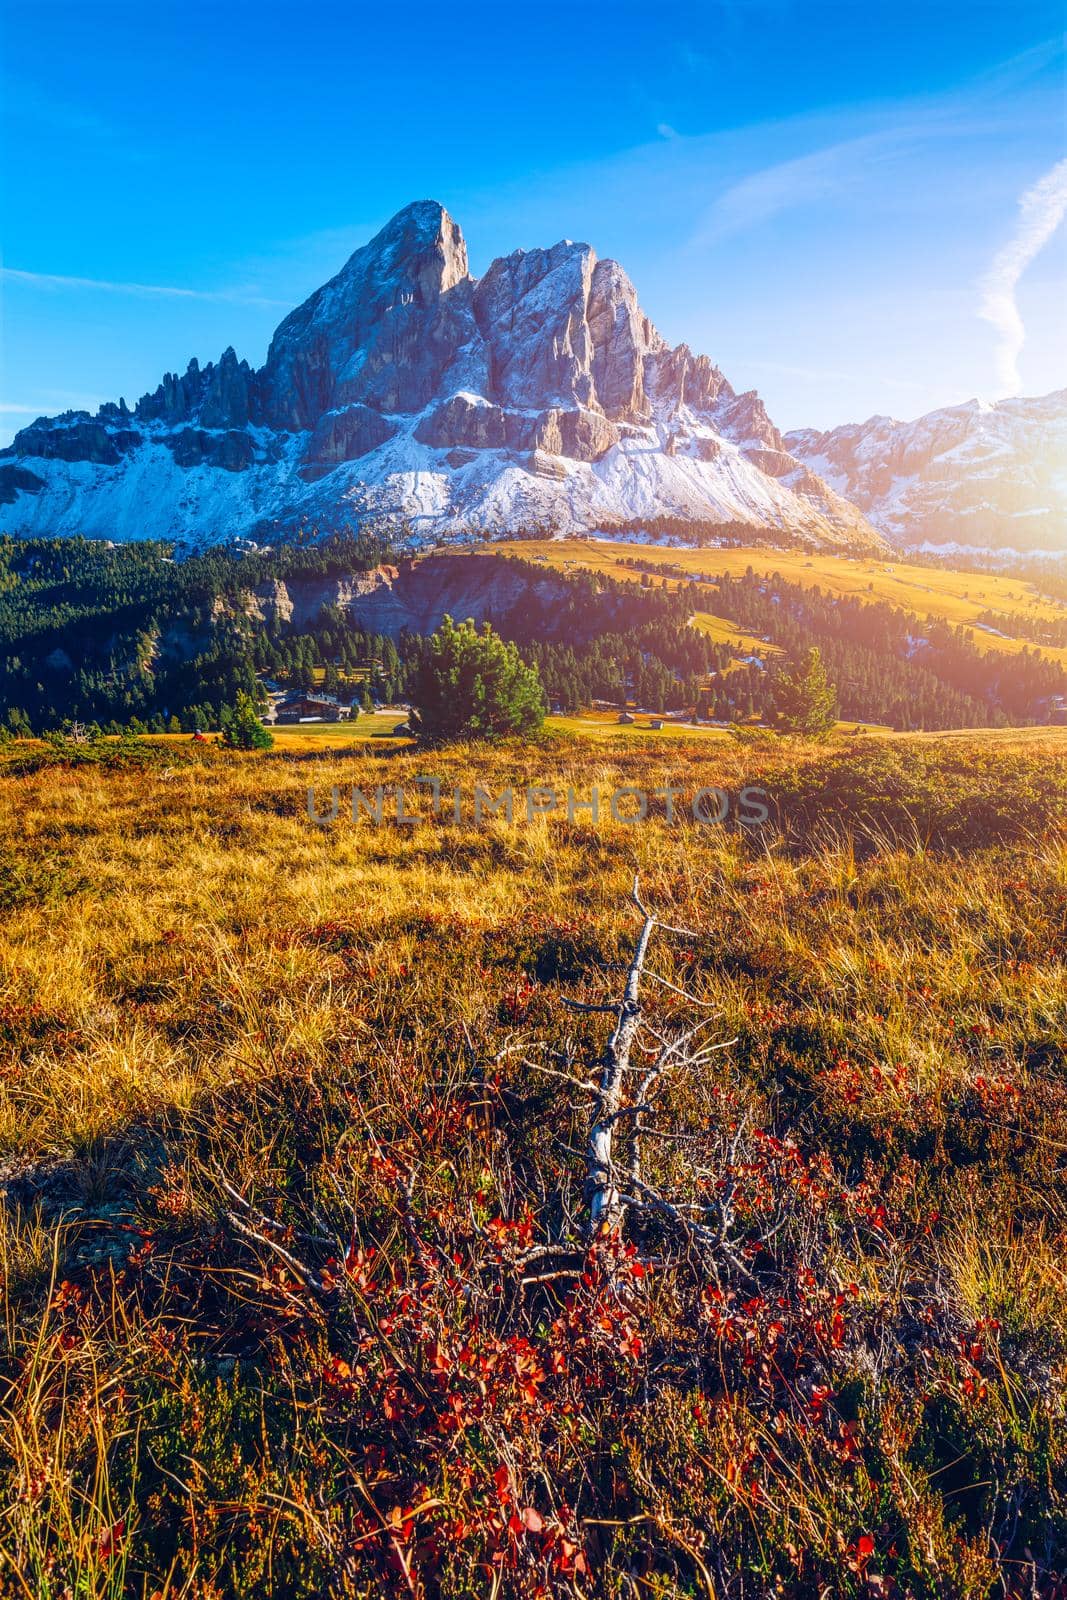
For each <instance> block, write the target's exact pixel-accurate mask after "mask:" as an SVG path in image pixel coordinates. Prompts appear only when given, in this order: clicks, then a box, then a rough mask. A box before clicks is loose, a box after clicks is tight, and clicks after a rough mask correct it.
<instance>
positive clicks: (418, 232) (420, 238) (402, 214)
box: [343, 200, 470, 291]
mask: <svg viewBox="0 0 1067 1600" xmlns="http://www.w3.org/2000/svg"><path fill="white" fill-rule="evenodd" d="M426 252H430V253H431V254H434V253H436V254H438V255H439V257H440V261H441V267H442V271H441V282H440V289H441V290H442V291H444V290H446V289H450V288H452V287H453V286H454V285H455V284H457V283H459V282H460V281H461V280H462V279H463V278H466V277H468V276H469V271H470V269H469V267H468V264H467V244H466V241H465V239H464V237H463V230H462V228H461V227H460V225H459V223H458V222H455V221H454V220H453V219H452V217H450V216H449V214H448V212H447V211H446V210H445V208H444V206H443V205H441V203H440V201H438V200H412V201H411V203H410V205H406V206H404V207H402V209H401V210H400V211H398V212H397V213H396V215H395V216H393V217H390V219H389V221H388V222H387V223H386V224H385V227H384V228H380V229H379V230H378V232H377V233H376V234H375V235H374V238H373V239H371V241H370V242H369V244H365V245H363V246H361V248H360V249H359V250H357V251H355V253H354V254H353V255H352V256H350V257H349V260H348V263H347V265H346V267H345V268H344V269H343V270H344V271H346V272H347V271H348V268H349V267H351V265H352V263H353V262H356V261H359V260H360V259H361V258H365V257H367V256H374V257H378V258H381V257H389V258H395V259H396V260H398V261H401V262H402V261H403V260H404V259H405V258H406V257H407V256H410V255H421V254H423V253H426Z"/></svg>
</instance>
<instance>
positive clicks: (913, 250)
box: [0, 0, 1067, 442]
mask: <svg viewBox="0 0 1067 1600" xmlns="http://www.w3.org/2000/svg"><path fill="white" fill-rule="evenodd" d="M1063 19H1064V12H1063V6H1062V4H1060V3H1057V4H1045V3H1044V0H1023V3H1020V4H1014V5H1005V4H1004V3H1003V0H969V3H967V4H957V3H955V0H949V3H940V4H939V3H937V0H925V3H923V4H921V5H920V4H910V3H900V0H898V3H896V4H892V5H889V4H883V3H881V0H875V3H870V4H867V5H866V6H863V7H860V6H856V5H854V4H848V5H845V4H836V3H829V4H827V3H822V4H815V5H813V4H812V3H811V0H804V3H803V4H792V3H788V0H704V3H702V4H698V5H696V4H695V5H691V4H685V3H675V4H672V5H670V6H660V5H656V4H650V3H648V0H645V3H642V4H640V5H637V4H629V3H625V0H624V3H616V4H600V5H586V4H582V3H580V0H573V3H570V4H566V5H563V4H556V5H553V4H552V3H551V0H548V3H546V0H539V3H538V4H537V5H536V6H532V5H531V6H525V5H523V4H521V3H517V0H511V3H510V4H506V3H501V0H493V3H492V4H483V3H482V0H469V3H468V4H467V5H465V6H462V7H458V6H441V5H439V4H434V5H432V6H431V5H429V4H425V3H423V0H408V3H406V4H404V3H399V0H398V3H395V4H392V5H389V6H382V5H376V6H373V7H372V6H368V5H364V4H362V3H359V0H355V3H348V4H340V3H332V4H331V3H319V4H317V5H313V6H311V5H304V6H298V5H293V4H289V3H285V4H282V3H275V4H263V3H260V4H256V5H250V4H246V3H245V0H226V3H225V4H222V3H212V4H211V5H206V4H203V3H200V0H194V3H188V0H186V3H183V4H180V5H178V4H174V3H172V0H155V3H153V4H146V3H144V0H139V3H137V4H129V3H127V0H110V3H109V4H108V5H107V6H103V7H101V6H86V5H85V4H83V3H78V4H72V3H70V0H53V3H51V4H50V5H48V6H47V7H45V6H42V5H41V4H40V3H39V0H32V3H27V0H5V5H4V12H3V24H2V32H0V51H2V68H3V79H4V81H3V96H2V100H3V146H2V151H0V169H2V176H3V219H4V224H3V276H2V279H0V291H2V313H3V329H2V331H3V348H2V353H3V366H2V369H0V408H2V409H0V438H2V439H3V441H5V442H6V440H7V439H9V438H10V436H11V435H12V433H13V432H14V431H15V430H16V429H17V428H19V427H22V426H24V425H25V423H26V422H28V421H29V420H31V418H32V417H33V416H35V415H37V414H39V413H42V412H44V413H52V412H55V411H59V410H62V409H64V408H66V407H68V406H86V405H91V406H95V405H96V404H98V403H99V402H100V401H101V400H104V399H113V398H117V397H118V395H119V394H124V395H125V396H126V398H127V400H129V401H130V402H131V403H132V402H133V401H134V400H135V399H136V398H137V396H138V395H140V394H141V393H143V392H144V391H145V390H146V389H149V388H154V387H155V385H156V383H157V382H158V381H159V378H160V377H161V375H162V373H163V372H164V370H167V369H173V368H182V369H183V368H184V367H185V364H186V362H187V361H188V359H189V357H190V356H191V355H196V356H197V357H198V358H199V359H200V360H201V362H203V361H206V360H208V359H211V358H212V357H216V356H217V355H218V354H219V353H220V351H221V350H222V349H223V348H224V347H225V346H226V345H227V344H231V343H232V344H233V345H234V346H235V348H236V349H237V351H238V354H239V355H244V356H247V357H248V359H249V360H250V361H252V362H253V363H259V362H261V361H262V359H263V356H264V354H265V352H266V347H267V343H268V340H269V338H270V334H271V332H272V330H273V328H274V326H275V325H276V323H277V322H278V321H279V320H280V318H281V316H282V315H283V314H284V312H285V311H286V310H287V309H288V308H289V307H291V306H292V305H294V304H296V303H298V302H299V301H300V300H301V299H303V298H304V296H306V295H307V294H308V293H309V292H310V291H311V290H312V289H313V288H315V287H316V286H317V285H318V284H319V283H321V282H322V281H323V280H324V279H325V278H327V277H329V276H330V275H331V274H332V273H333V272H335V271H336V270H337V268H338V267H339V266H340V265H341V263H342V262H343V261H344V259H345V258H346V256H347V255H348V254H349V253H350V252H351V251H352V250H353V249H354V248H355V247H356V246H357V245H358V244H360V243H362V242H363V241H364V240H365V239H367V238H368V237H369V236H370V235H371V233H373V232H374V231H375V229H376V228H377V227H379V226H380V225H381V224H382V223H383V222H384V221H386V220H387V219H388V217H389V216H391V215H392V214H393V212H395V211H396V210H398V209H399V208H400V206H402V205H404V204H405V203H406V202H408V201H409V200H412V199H418V198H434V199H438V200H440V201H442V202H443V203H444V204H445V205H446V206H447V207H448V209H449V210H450V211H451V212H452V214H453V215H454V216H455V217H456V218H457V219H458V220H459V222H460V223H461V224H462V226H463V229H464V232H465V234H466V236H467V241H468V247H469V250H470V254H471V262H472V268H473V270H474V271H475V272H480V271H482V270H484V268H485V266H486V265H487V264H488V262H489V261H490V260H491V259H492V257H493V256H494V255H497V254H500V253H502V252H505V251H508V250H511V249H514V248H515V247H517V246H530V245H536V244H550V243H552V242H554V241H555V240H556V239H558V238H561V237H564V236H566V237H570V238H576V239H585V240H588V242H589V243H590V244H592V245H593V246H594V248H595V249H596V250H597V251H598V253H599V254H601V255H613V256H615V257H617V258H618V259H619V260H620V261H621V262H622V263H623V265H624V266H625V267H626V268H627V270H628V271H629V273H630V275H631V277H632V278H633V279H634V281H635V283H636V285H637V288H638V291H639V294H640V296H641V300H642V303H643V305H644V307H645V309H646V311H647V312H648V313H649V315H650V316H651V317H652V318H653V320H654V321H655V322H656V323H657V325H658V326H659V327H660V329H661V331H662V332H663V333H664V334H665V335H666V337H667V338H669V339H670V340H672V341H680V340H683V339H684V340H686V341H687V342H688V343H689V344H691V345H692V346H693V347H694V348H695V349H697V350H699V351H703V352H705V353H707V354H709V355H710V356H712V358H713V359H714V360H716V361H717V362H718V363H719V364H720V366H721V367H722V368H723V370H724V371H725V372H726V374H727V376H728V377H729V378H730V380H731V381H732V382H733V384H734V386H735V387H736V388H738V389H741V388H749V387H754V388H758V389H759V390H760V392H761V393H762V394H763V395H764V397H765V399H766V400H767V404H768V408H769V409H770V412H771V415H772V416H773V417H774V418H775V420H776V421H778V422H779V424H780V425H781V426H782V427H796V426H801V425H804V424H812V425H818V426H830V425H832V424H834V423H837V422H844V421H851V420H857V419H860V418H863V417H866V416H868V415H870V414H872V413H874V412H878V411H884V412H889V413H891V414H893V415H896V416H899V417H910V416H915V415H918V414H919V413H920V412H922V411H925V410H929V409H930V408H932V407H934V406H939V405H946V404H953V403H956V402H958V401H962V400H966V399H968V398H970V397H971V396H973V395H980V396H982V397H984V398H995V397H996V396H997V395H998V394H1000V393H1003V392H1005V389H1006V388H1009V387H1015V385H1016V383H1017V384H1018V385H1019V386H1020V387H1021V389H1022V391H1023V392H1024V393H1043V392H1046V391H1048V390H1050V389H1053V388H1058V387H1063V386H1064V385H1067V316H1065V314H1064V310H1063V306H1064V304H1065V303H1067V296H1065V290H1067V239H1065V234H1067V228H1065V227H1063V226H1058V227H1057V225H1056V224H1057V217H1058V215H1059V214H1060V213H1061V212H1062V205H1061V204H1060V201H1061V200H1063V202H1064V203H1067V168H1061V169H1060V172H1059V174H1058V175H1057V174H1056V168H1057V164H1058V163H1060V162H1062V161H1063V160H1064V157H1065V155H1067V143H1065V129H1064V84H1065V78H1064V71H1065V68H1064V55H1063V39H1062V31H1063ZM1050 174H1052V175H1053V176H1052V177H1051V178H1050V177H1049V175H1050ZM1042 180H1046V182H1045V188H1044V189H1040V188H1037V190H1036V199H1035V198H1034V193H1035V186H1039V185H1040V184H1041V182H1042ZM1028 193H1029V194H1030V195H1031V199H1030V200H1029V201H1028V202H1027V203H1026V206H1025V207H1024V212H1023V213H1022V214H1021V213H1020V201H1021V200H1022V198H1023V197H1024V196H1025V195H1027V194H1028ZM1035 209H1036V211H1037V212H1038V213H1040V214H1039V215H1038V216H1037V217H1036V219H1035V215H1034V213H1035ZM983 312H984V315H983ZM1013 318H1014V319H1015V320H1014V321H1013ZM1020 325H1021V341H1022V342H1021V343H1020Z"/></svg>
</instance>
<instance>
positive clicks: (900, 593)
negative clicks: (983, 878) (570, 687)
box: [486, 539, 1067, 666]
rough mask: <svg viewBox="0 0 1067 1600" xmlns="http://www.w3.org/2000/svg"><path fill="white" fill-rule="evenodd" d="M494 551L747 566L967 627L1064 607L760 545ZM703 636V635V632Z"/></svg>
mask: <svg viewBox="0 0 1067 1600" xmlns="http://www.w3.org/2000/svg"><path fill="white" fill-rule="evenodd" d="M486 548H487V549H488V550H489V551H491V552H494V553H498V554H499V553H502V552H503V553H511V554H513V555H521V556H523V557H524V558H525V559H527V560H530V561H538V562H544V564H545V565H547V566H550V567H553V568H555V569H557V570H559V571H563V572H568V571H576V570H586V571H591V572H603V573H604V574H606V575H610V576H611V577H613V578H626V577H630V578H632V579H633V581H635V582H638V581H640V576H641V574H640V573H639V572H635V571H628V570H627V569H626V568H625V567H622V566H620V565H619V561H620V558H621V559H622V560H625V559H626V558H627V557H631V558H635V559H637V560H640V561H642V562H647V563H649V564H651V565H653V566H670V567H681V568H683V569H684V571H685V572H687V573H692V574H693V575H694V576H696V577H699V576H713V575H714V574H716V573H721V572H729V573H731V574H741V573H743V572H744V571H745V569H746V568H747V567H752V568H753V570H754V571H756V572H766V573H772V572H779V573H781V575H782V577H783V578H785V579H786V580H787V581H789V582H791V583H798V584H801V585H803V586H804V587H805V588H810V587H812V586H814V585H815V584H818V585H819V586H820V587H821V589H822V590H823V592H824V593H826V594H833V595H840V596H846V597H855V598H859V599H863V598H865V597H868V596H869V597H870V599H871V600H885V601H889V602H891V603H892V604H893V605H897V606H899V607H900V608H901V609H902V610H905V611H913V612H915V613H916V615H917V616H920V617H924V618H934V619H937V620H938V621H942V622H949V623H952V624H955V625H961V626H965V625H968V624H972V625H973V624H974V623H975V622H976V620H977V619H978V618H979V617H981V616H982V615H983V614H984V613H986V612H990V611H992V612H1002V613H1004V614H1005V615H1008V616H1012V617H1017V618H1019V619H1021V621H1022V622H1025V621H1027V620H1029V621H1032V622H1034V623H1039V622H1062V621H1063V620H1064V619H1065V617H1067V607H1065V606H1064V605H1063V604H1062V603H1061V602H1059V601H1057V600H1054V599H1052V598H1050V597H1047V596H1044V595H1042V594H1041V593H1040V592H1039V590H1038V589H1037V588H1036V587H1035V586H1034V585H1033V584H1031V583H1027V582H1024V581H1023V580H1022V579H1020V578H1011V577H1005V576H1002V575H999V574H992V573H985V572H951V571H942V570H940V569H939V568H933V567H922V566H915V565H914V564H911V563H909V562H907V561H897V560H888V561H882V560H879V559H878V558H876V557H874V558H864V557H851V556H835V555H810V554H808V553H807V552H805V551H803V550H776V549H773V548H770V547H768V546H759V545H753V546H735V547H733V548H723V549H717V548H709V549H699V550H676V549H673V548H671V547H669V546H666V545H646V544H625V543H622V542H616V541H614V540H610V541H609V540H604V539H539V540H526V539H524V540H522V541H521V542H511V543H502V544H498V545H490V546H487V547H486ZM714 622H715V623H716V624H718V626H719V628H720V629H722V630H726V631H724V632H721V633H720V634H719V636H720V637H722V638H724V639H726V638H729V637H735V636H736V630H735V633H734V634H733V635H731V634H730V632H729V630H730V629H731V627H732V624H731V623H729V621H727V619H725V618H715V619H714ZM709 631H711V630H710V629H709ZM969 631H970V637H971V638H972V639H973V641H974V643H975V644H976V645H978V646H979V647H980V648H981V649H984V650H990V651H1005V652H1007V653H1009V654H1011V653H1016V652H1018V651H1020V650H1022V649H1023V648H1025V647H1026V645H1027V644H1028V643H1030V646H1031V648H1033V642H1032V640H1028V639H1027V638H1026V637H1025V635H1024V636H1023V637H1020V638H1002V637H1000V636H999V634H997V633H992V632H989V631H987V630H986V629H985V628H980V627H975V626H971V628H970V630H969ZM1042 649H1043V652H1044V654H1045V655H1046V656H1048V658H1049V659H1050V660H1053V661H1058V662H1059V663H1060V664H1061V665H1062V666H1067V649H1064V648H1061V647H1056V646H1048V645H1046V646H1042Z"/></svg>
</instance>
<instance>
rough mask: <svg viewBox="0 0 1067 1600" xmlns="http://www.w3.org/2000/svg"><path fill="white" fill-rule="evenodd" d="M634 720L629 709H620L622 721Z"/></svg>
mask: <svg viewBox="0 0 1067 1600" xmlns="http://www.w3.org/2000/svg"><path fill="white" fill-rule="evenodd" d="M633 720H634V719H633V717H631V715H630V713H629V712H628V711H620V712H619V721H620V722H632V721H633Z"/></svg>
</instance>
